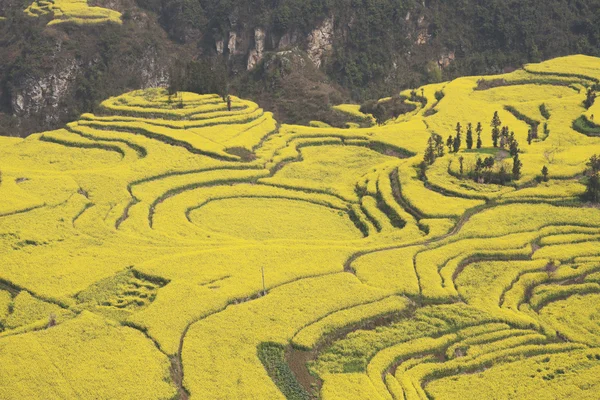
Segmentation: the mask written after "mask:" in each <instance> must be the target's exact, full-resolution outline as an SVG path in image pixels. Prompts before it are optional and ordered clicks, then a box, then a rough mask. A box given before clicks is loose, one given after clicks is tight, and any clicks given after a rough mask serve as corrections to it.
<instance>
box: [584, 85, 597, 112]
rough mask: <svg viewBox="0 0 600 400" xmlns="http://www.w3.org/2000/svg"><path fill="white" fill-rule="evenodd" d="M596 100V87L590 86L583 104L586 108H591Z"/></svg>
mask: <svg viewBox="0 0 600 400" xmlns="http://www.w3.org/2000/svg"><path fill="white" fill-rule="evenodd" d="M594 101H596V92H595V91H594V89H592V88H589V89H588V90H587V93H586V96H585V100H584V101H583V106H584V107H585V108H590V107H591V106H593V105H594Z"/></svg>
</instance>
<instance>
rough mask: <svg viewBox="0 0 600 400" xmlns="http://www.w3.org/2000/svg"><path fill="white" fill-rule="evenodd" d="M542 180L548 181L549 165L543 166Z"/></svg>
mask: <svg viewBox="0 0 600 400" xmlns="http://www.w3.org/2000/svg"><path fill="white" fill-rule="evenodd" d="M542 180H543V181H544V182H548V167H546V166H545V165H544V167H543V168H542Z"/></svg>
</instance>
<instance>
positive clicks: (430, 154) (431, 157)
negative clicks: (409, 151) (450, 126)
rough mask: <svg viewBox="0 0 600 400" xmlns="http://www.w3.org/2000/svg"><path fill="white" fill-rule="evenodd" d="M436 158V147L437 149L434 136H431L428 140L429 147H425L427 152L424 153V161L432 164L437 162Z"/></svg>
mask: <svg viewBox="0 0 600 400" xmlns="http://www.w3.org/2000/svg"><path fill="white" fill-rule="evenodd" d="M435 158H436V149H435V141H434V139H433V136H431V137H429V140H428V141H427V148H426V149H425V154H423V162H424V163H425V164H426V165H431V164H433V163H434V162H435Z"/></svg>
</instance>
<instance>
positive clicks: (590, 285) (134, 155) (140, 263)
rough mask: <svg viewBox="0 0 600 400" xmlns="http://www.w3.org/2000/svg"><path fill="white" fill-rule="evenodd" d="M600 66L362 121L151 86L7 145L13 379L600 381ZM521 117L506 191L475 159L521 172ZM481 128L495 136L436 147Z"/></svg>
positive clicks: (416, 391)
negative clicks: (502, 135)
mask: <svg viewBox="0 0 600 400" xmlns="http://www.w3.org/2000/svg"><path fill="white" fill-rule="evenodd" d="M598 79H600V59H595V58H590V57H584V56H572V57H567V58H561V59H555V60H552V61H548V62H545V63H542V64H536V65H528V66H526V67H525V68H524V69H523V70H519V71H516V72H514V73H511V74H508V75H503V76H495V77H483V78H482V77H468V78H461V79H457V80H455V81H452V82H447V83H443V84H436V85H430V86H425V87H423V88H418V89H416V91H415V92H413V94H411V93H410V91H408V92H406V93H403V95H405V96H406V97H407V98H410V97H413V95H414V93H417V94H418V96H417V97H418V99H417V100H418V101H417V100H415V101H413V102H414V103H415V105H416V106H417V109H416V110H414V111H412V112H410V113H409V114H405V115H400V116H399V117H398V118H397V119H395V120H390V121H387V122H386V123H385V124H383V125H380V126H372V127H370V128H348V129H337V128H331V127H328V126H326V125H324V124H316V123H315V124H312V125H314V126H311V127H306V126H290V125H280V124H278V123H277V122H276V121H275V120H274V119H273V116H272V115H271V114H270V113H268V112H265V111H264V110H262V109H261V108H260V107H259V106H258V105H256V104H254V103H252V102H250V101H246V100H242V99H238V98H236V97H233V102H232V109H231V111H229V110H227V104H226V103H225V102H224V101H223V100H222V99H221V98H220V97H218V96H215V95H197V94H192V93H179V94H178V95H177V97H170V96H168V95H167V94H166V91H164V90H162V89H151V90H144V91H136V92H132V93H127V94H124V95H122V96H119V97H115V98H111V99H108V100H106V101H105V102H104V103H103V104H102V105H101V107H100V108H99V110H98V113H97V114H95V115H91V114H86V115H82V116H81V118H80V119H79V120H78V121H76V122H73V123H71V124H68V125H67V126H66V127H65V128H64V129H60V130H57V131H52V132H44V133H40V134H36V135H32V136H30V137H28V138H27V139H14V138H0V171H1V173H2V175H1V183H0V398H2V399H25V398H44V399H66V398H69V399H71V398H86V399H87V398H89V399H92V398H94V399H95V398H99V399H126V398H129V399H155V398H156V399H187V398H191V399H285V398H287V399H313V398H322V399H324V400H338V399H339V400H342V399H343V400H352V399H385V400H389V399H393V400H399V399H406V400H412V399H429V398H431V399H433V398H435V399H463V398H464V399H471V398H472V399H482V398H485V399H526V398H530V396H531V393H536V397H539V398H544V399H565V398H569V399H597V398H598V394H597V393H598V390H599V389H600V245H599V240H600V209H598V208H597V207H594V206H592V205H590V204H585V203H582V202H581V200H580V196H581V195H582V194H583V192H584V190H585V185H584V181H585V178H584V176H583V172H584V170H585V169H586V162H587V160H588V159H589V158H590V157H591V156H592V155H594V154H600V138H599V137H596V136H594V135H593V134H586V133H585V132H581V129H576V128H578V125H577V124H575V122H574V121H577V120H580V119H581V118H585V119H586V121H587V124H588V126H589V125H590V124H592V125H593V119H592V114H591V113H592V112H593V110H592V109H590V110H587V109H586V108H585V107H584V106H583V101H584V100H585V98H586V91H587V90H586V89H587V88H588V87H590V86H591V85H593V84H594V83H596V82H598ZM409 101H411V100H409ZM338 109H339V110H342V111H344V110H346V112H349V113H352V114H356V113H358V110H357V107H353V106H349V105H343V106H341V107H338ZM496 111H497V112H498V117H499V118H500V119H501V121H502V125H503V126H504V125H506V126H508V127H510V131H512V132H514V135H513V136H512V138H514V139H515V140H516V141H518V143H519V147H520V152H518V153H517V154H518V156H519V158H520V160H521V161H522V170H521V173H520V176H518V177H517V178H518V179H514V180H510V181H508V182H505V184H504V185H500V184H498V183H489V182H485V180H486V179H487V178H485V177H482V178H481V179H479V180H477V179H475V180H474V179H471V178H470V177H469V176H468V174H469V173H470V172H472V171H473V170H474V168H475V166H476V163H477V158H478V157H482V158H485V157H489V156H491V158H492V159H493V161H494V163H495V165H496V166H499V168H502V165H503V164H506V165H507V167H506V168H510V167H511V164H510V161H511V158H510V157H511V155H509V149H508V148H506V149H502V148H501V146H499V147H494V146H493V145H492V133H491V131H492V129H491V128H490V121H491V120H492V117H493V115H494V113H495V112H496ZM457 122H460V123H461V124H462V126H463V127H466V126H467V124H468V123H471V124H472V126H473V127H475V126H476V125H477V123H478V122H481V123H482V132H481V141H482V145H481V146H480V148H477V147H476V146H473V148H472V149H467V148H466V147H465V142H464V141H463V142H462V146H459V151H458V152H451V153H448V152H447V149H446V151H444V153H445V154H444V155H442V154H439V153H437V154H436V157H435V160H434V162H432V163H430V165H426V166H420V164H421V161H422V160H423V156H424V151H425V149H426V148H427V147H428V146H429V143H433V142H434V139H435V140H437V139H436V138H437V136H435V135H439V136H440V137H441V138H442V140H443V144H442V147H444V148H445V146H444V144H445V143H446V138H447V137H448V136H450V135H455V133H456V131H455V129H456V124H457ZM534 126H535V127H536V128H538V129H539V133H538V134H537V135H536V137H529V139H530V142H531V143H530V144H528V136H529V135H531V130H532V129H534ZM542 127H544V128H542ZM593 127H596V128H598V129H599V130H600V126H595V125H593ZM588 133H589V132H588ZM434 134H435V135H434ZM463 135H464V131H463ZM463 138H464V136H463ZM463 140H464V139H463ZM459 145H460V143H459ZM461 165H462V167H461ZM544 166H545V167H546V168H547V170H548V179H547V181H544V180H543V179H540V176H541V170H542V168H543V167H544ZM486 168H487V167H486Z"/></svg>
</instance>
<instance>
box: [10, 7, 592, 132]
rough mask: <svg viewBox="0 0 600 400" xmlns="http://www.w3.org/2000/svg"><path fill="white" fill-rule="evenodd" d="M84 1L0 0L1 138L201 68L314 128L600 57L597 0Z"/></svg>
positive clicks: (51, 124) (56, 123)
mask: <svg viewBox="0 0 600 400" xmlns="http://www.w3.org/2000/svg"><path fill="white" fill-rule="evenodd" d="M87 3H88V2H86V1H78V2H75V1H73V0H57V1H56V2H51V3H49V2H46V1H43V0H39V1H38V0H36V1H32V2H31V3H28V4H23V3H22V2H18V1H14V0H1V1H0V16H2V17H3V18H4V19H2V20H0V134H3V135H10V136H19V135H20V136H25V135H27V134H30V133H32V132H36V131H42V130H49V129H56V128H59V127H60V126H62V125H64V124H65V123H67V122H69V121H72V120H74V119H76V118H77V116H78V115H79V114H81V113H84V112H94V111H95V107H96V106H97V105H98V104H99V103H100V102H101V101H102V100H104V99H106V98H108V97H110V96H116V95H118V94H120V93H124V92H127V91H131V90H137V89H143V88H150V87H157V86H166V85H167V84H168V82H169V77H170V76H171V75H173V74H174V73H176V72H177V70H178V69H181V68H182V66H185V65H188V64H189V63H194V62H195V63H199V65H200V66H203V65H204V66H208V67H209V68H210V69H211V70H212V71H213V72H214V73H216V74H219V73H221V72H226V76H227V80H228V84H227V86H228V88H229V91H230V92H231V93H232V94H235V95H237V96H240V97H244V98H250V99H252V100H254V101H256V102H259V103H260V104H261V105H263V107H265V108H266V109H268V110H270V111H273V112H274V113H275V115H276V117H277V118H278V119H279V120H280V121H282V122H286V123H296V124H298V123H299V124H307V123H308V122H309V121H310V120H311V119H314V118H315V115H316V114H317V113H318V114H320V115H319V118H320V119H327V120H328V121H330V122H332V123H335V122H336V119H337V118H338V115H337V114H336V113H330V112H329V107H330V106H331V105H335V104H339V103H342V102H348V101H353V102H359V103H361V102H364V101H365V100H367V99H376V98H381V97H385V96H389V95H391V94H392V93H397V92H399V91H400V90H403V89H406V88H410V87H417V86H420V85H422V84H425V83H434V82H439V81H443V80H451V79H454V78H456V77H459V76H464V75H481V74H496V73H501V72H503V71H510V70H512V69H514V68H517V67H520V66H521V65H522V64H524V63H527V62H539V61H541V60H544V59H549V58H552V57H556V56H563V55H568V54H576V53H577V54H579V53H582V54H588V55H594V56H599V55H600V53H599V50H598V49H599V48H600V47H599V43H600V31H599V28H598V24H597V23H596V21H598V19H599V18H600V8H599V7H598V5H597V4H596V2H595V1H593V0H582V1H577V2H572V1H568V0H552V1H541V0H525V1H523V0H520V1H516V0H515V1H513V0H510V1H505V0H493V1H490V0H486V1H482V0H466V1H455V0H453V1H441V0H428V1H416V0H378V1H373V0H368V1H367V0H360V1H359V0H328V1H322V0H311V1H306V0H280V1H275V2H267V1H264V0H243V1H240V0H236V1H231V0H218V1H214V0H213V1H205V0H137V1H134V0H122V1H118V2H117V1H110V0H90V1H89V5H88V4H87ZM48 4H53V5H52V6H49V5H48ZM72 4H75V6H72ZM290 51H291V53H289V52H290ZM193 66H194V67H198V65H196V64H194V65H193ZM223 90H226V88H224V89H223ZM205 93H212V91H210V90H206V91H205Z"/></svg>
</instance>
